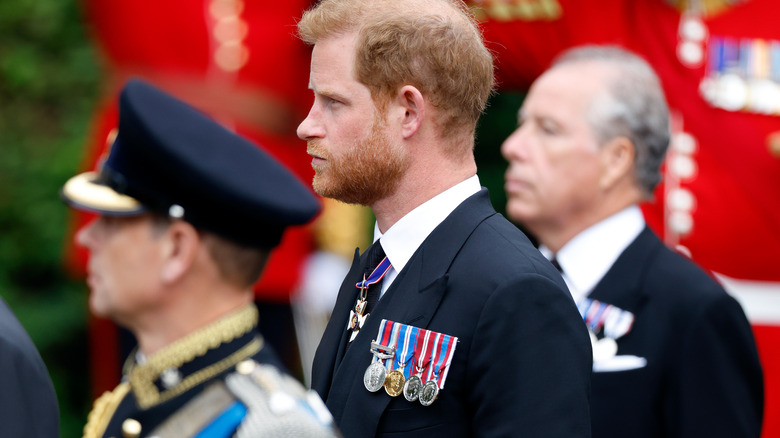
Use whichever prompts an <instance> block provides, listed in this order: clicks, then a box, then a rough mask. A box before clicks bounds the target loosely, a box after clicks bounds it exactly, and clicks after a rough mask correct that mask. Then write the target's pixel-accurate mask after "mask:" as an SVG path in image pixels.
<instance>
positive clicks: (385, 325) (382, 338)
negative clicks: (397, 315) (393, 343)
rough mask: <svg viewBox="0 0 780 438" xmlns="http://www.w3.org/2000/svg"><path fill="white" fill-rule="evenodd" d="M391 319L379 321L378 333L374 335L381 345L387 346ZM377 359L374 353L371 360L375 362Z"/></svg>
mask: <svg viewBox="0 0 780 438" xmlns="http://www.w3.org/2000/svg"><path fill="white" fill-rule="evenodd" d="M392 324H393V321H388V320H386V319H383V320H382V322H380V323H379V333H377V335H376V339H377V342H379V344H380V345H382V346H387V344H388V341H389V340H390V339H389V336H390V331H391V329H390V327H392ZM378 360H379V357H378V356H377V355H376V354H374V358H373V360H372V361H371V362H372V363H373V362H376V361H378Z"/></svg>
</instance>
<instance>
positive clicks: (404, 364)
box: [363, 319, 458, 406]
mask: <svg viewBox="0 0 780 438" xmlns="http://www.w3.org/2000/svg"><path fill="white" fill-rule="evenodd" d="M457 344H458V338H456V337H455V336H450V335H445V334H442V333H437V332H434V331H430V330H425V329H421V328H419V327H414V326H411V325H407V324H401V323H399V322H393V321H389V320H386V319H383V320H382V322H381V323H380V324H379V333H378V334H377V338H376V339H375V340H374V341H373V342H371V353H372V354H373V355H374V356H373V359H372V361H371V364H370V365H369V366H368V368H367V369H366V372H365V374H363V384H364V385H365V386H366V389H367V390H369V391H371V392H377V391H379V390H380V389H382V388H385V392H387V394H389V395H390V396H391V397H398V396H399V395H401V394H403V395H404V398H406V400H408V401H410V402H415V401H418V400H419V402H420V404H422V405H423V406H430V405H431V404H432V403H433V402H434V401H435V400H436V397H438V395H439V391H440V390H442V389H444V382H445V380H447V373H448V371H449V368H450V363H451V362H452V356H453V355H454V353H455V347H456V346H457Z"/></svg>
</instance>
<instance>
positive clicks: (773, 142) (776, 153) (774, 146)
mask: <svg viewBox="0 0 780 438" xmlns="http://www.w3.org/2000/svg"><path fill="white" fill-rule="evenodd" d="M766 145H767V147H768V148H769V153H770V154H772V156H773V157H775V158H780V131H777V132H773V133H771V134H769V135H768V136H767V138H766Z"/></svg>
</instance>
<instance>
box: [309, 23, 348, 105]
mask: <svg viewBox="0 0 780 438" xmlns="http://www.w3.org/2000/svg"><path fill="white" fill-rule="evenodd" d="M356 41H357V33H355V32H351V33H347V34H339V35H334V36H328V37H326V38H323V39H321V40H319V41H317V43H316V44H315V45H314V48H313V49H312V55H311V76H310V77H309V87H310V88H312V89H313V90H314V91H315V92H317V91H320V90H325V89H327V88H328V87H332V86H335V85H341V86H343V84H344V83H345V82H349V81H355V68H354V66H355V56H356V53H355V44H356Z"/></svg>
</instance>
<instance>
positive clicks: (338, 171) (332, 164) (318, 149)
mask: <svg viewBox="0 0 780 438" xmlns="http://www.w3.org/2000/svg"><path fill="white" fill-rule="evenodd" d="M382 123H383V120H382V118H381V117H380V116H379V115H377V117H376V118H375V119H374V123H373V125H372V126H371V131H370V132H369V134H368V135H367V136H366V137H365V138H363V139H360V140H357V141H356V142H354V143H353V144H352V145H350V146H349V147H348V148H347V149H346V150H345V151H344V152H342V153H339V154H330V153H328V151H327V150H325V148H323V147H322V146H321V144H320V141H319V140H310V141H309V142H308V143H307V151H308V152H309V153H310V154H312V155H316V156H318V157H322V158H325V160H326V162H325V163H324V164H323V165H319V166H315V167H314V180H313V182H312V186H313V187H314V191H315V192H317V194H319V195H320V196H324V197H326V198H331V199H336V200H338V201H341V202H345V203H347V204H360V205H368V206H370V205H372V204H374V203H375V202H377V201H379V200H381V199H384V198H386V197H388V196H390V195H391V194H393V193H394V192H395V190H396V189H397V188H398V185H399V183H400V181H401V177H403V175H404V173H405V172H406V170H407V169H408V168H409V155H408V153H407V152H406V150H405V149H404V148H403V147H402V146H401V145H400V144H397V143H394V142H392V141H390V139H389V136H388V135H387V132H386V131H385V130H384V129H382Z"/></svg>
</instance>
